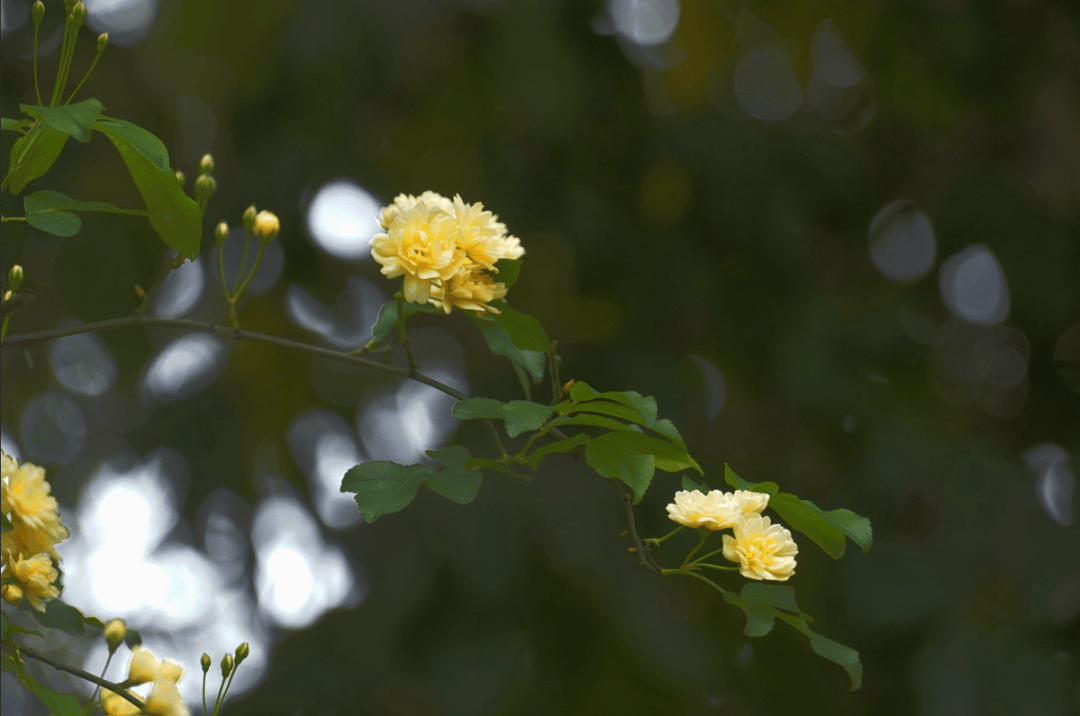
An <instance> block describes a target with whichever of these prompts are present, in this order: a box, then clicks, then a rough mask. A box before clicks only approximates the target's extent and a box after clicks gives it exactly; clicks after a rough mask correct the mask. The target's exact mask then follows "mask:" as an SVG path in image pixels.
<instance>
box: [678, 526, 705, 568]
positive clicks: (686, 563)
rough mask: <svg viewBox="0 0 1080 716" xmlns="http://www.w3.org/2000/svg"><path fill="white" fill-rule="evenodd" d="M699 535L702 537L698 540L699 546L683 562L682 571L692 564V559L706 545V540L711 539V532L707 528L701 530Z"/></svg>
mask: <svg viewBox="0 0 1080 716" xmlns="http://www.w3.org/2000/svg"><path fill="white" fill-rule="evenodd" d="M698 534H700V535H701V537H700V539H698V543H697V546H696V547H694V548H693V549H692V550H690V551H689V552H688V553H687V554H686V559H684V560H683V563H682V567H681V569H686V567H687V565H689V564H690V558H691V557H693V556H694V555H695V554H697V551H698V550H700V549H701V547H702V545H704V544H705V540H707V539H708V538H709V531H708V530H707V529H705V528H699V529H698Z"/></svg>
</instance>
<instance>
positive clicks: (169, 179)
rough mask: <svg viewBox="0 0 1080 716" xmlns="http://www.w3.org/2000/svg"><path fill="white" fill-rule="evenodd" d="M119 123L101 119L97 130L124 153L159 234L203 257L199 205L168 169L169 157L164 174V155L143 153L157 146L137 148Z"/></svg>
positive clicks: (182, 250)
mask: <svg viewBox="0 0 1080 716" xmlns="http://www.w3.org/2000/svg"><path fill="white" fill-rule="evenodd" d="M117 124H120V123H118V122H117V121H114V120H109V121H102V120H99V121H97V122H95V123H94V129H96V130H98V131H99V132H101V133H102V134H104V135H105V136H106V137H108V138H109V141H111V142H112V143H113V146H115V147H116V150H117V151H118V152H119V153H120V157H121V159H123V160H124V164H125V165H126V166H127V170H128V174H130V175H131V179H132V181H134V182H135V187H136V188H137V189H138V190H139V194H140V195H141V196H142V198H143V202H145V204H146V210H147V212H148V214H149V216H148V217H147V218H148V219H149V220H150V225H151V226H152V227H153V228H154V231H155V232H157V235H158V236H160V237H161V240H162V241H164V242H165V244H166V245H167V246H169V248H171V249H173V250H174V251H176V252H177V253H178V254H180V255H181V256H186V257H187V258H190V259H193V258H195V257H196V256H198V255H199V247H200V239H201V238H202V212H201V211H200V209H199V205H198V204H196V203H195V201H194V200H193V199H192V198H191V197H189V196H188V195H187V194H185V193H184V190H183V188H181V186H180V183H179V182H177V181H176V177H175V176H173V174H172V172H171V171H169V170H168V166H167V161H168V155H167V154H166V155H165V161H166V167H165V169H166V170H165V171H162V168H161V166H160V165H159V164H158V162H159V161H161V157H160V156H156V157H154V158H150V157H147V156H146V155H145V154H144V153H143V150H144V149H145V150H147V151H150V149H153V147H150V148H149V149H148V148H146V147H142V148H140V147H136V145H134V144H133V143H132V141H131V139H129V137H128V136H127V135H126V134H125V133H123V132H121V131H118V129H117ZM131 126H134V125H131ZM130 133H131V132H128V134H130ZM150 136H153V135H150Z"/></svg>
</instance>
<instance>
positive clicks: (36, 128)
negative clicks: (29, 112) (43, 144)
mask: <svg viewBox="0 0 1080 716" xmlns="http://www.w3.org/2000/svg"><path fill="white" fill-rule="evenodd" d="M44 126H45V125H44V123H43V122H42V121H41V119H40V118H38V119H35V120H34V123H33V124H32V125H30V129H28V130H26V135H25V136H24V137H23V139H24V140H26V146H25V147H23V149H22V152H20V153H19V158H18V159H16V160H15V164H14V165H13V166H11V168H9V169H8V173H7V174H5V175H4V181H3V182H0V191H3V190H4V189H7V185H8V184H9V183H11V175H12V174H13V173H14V171H15V170H16V169H18V168H19V167H20V166H22V162H23V159H26V155H27V154H28V153H29V152H30V149H31V148H32V147H33V146H34V144H36V143H37V140H38V137H40V136H41V132H42V130H43V129H44ZM26 137H30V138H29V139H26Z"/></svg>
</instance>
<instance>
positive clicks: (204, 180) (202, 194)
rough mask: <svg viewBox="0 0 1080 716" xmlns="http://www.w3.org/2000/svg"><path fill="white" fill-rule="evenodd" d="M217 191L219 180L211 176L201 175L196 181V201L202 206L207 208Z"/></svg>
mask: <svg viewBox="0 0 1080 716" xmlns="http://www.w3.org/2000/svg"><path fill="white" fill-rule="evenodd" d="M215 191H217V179H214V177H212V176H210V175H209V174H200V175H199V177H198V178H197V179H196V180H195V201H196V202H197V203H198V204H199V205H200V206H206V202H208V201H210V197H212V196H213V195H214V192H215Z"/></svg>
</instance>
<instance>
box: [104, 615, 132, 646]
mask: <svg viewBox="0 0 1080 716" xmlns="http://www.w3.org/2000/svg"><path fill="white" fill-rule="evenodd" d="M125 636H127V623H126V622H125V621H124V620H123V619H113V620H112V621H111V622H109V623H108V624H106V625H105V643H106V644H108V645H109V653H110V654H111V653H113V652H114V651H116V647H118V646H120V643H121V642H122V641H124V637H125Z"/></svg>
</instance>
